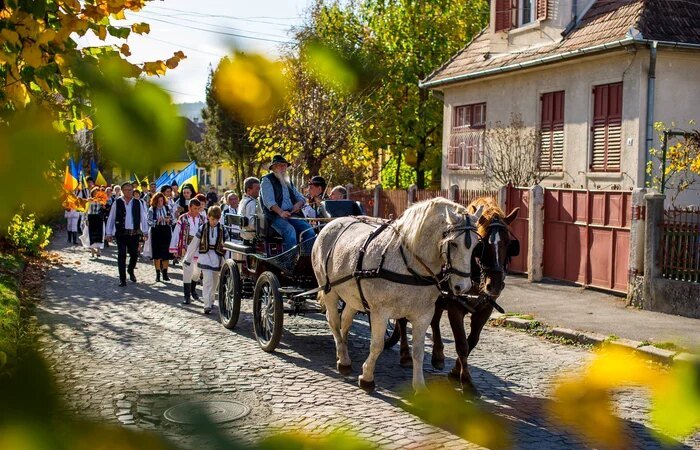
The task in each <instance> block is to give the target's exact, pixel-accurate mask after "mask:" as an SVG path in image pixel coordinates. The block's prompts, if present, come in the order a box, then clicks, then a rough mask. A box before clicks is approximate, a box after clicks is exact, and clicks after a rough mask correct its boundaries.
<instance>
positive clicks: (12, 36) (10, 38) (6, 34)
mask: <svg viewBox="0 0 700 450" xmlns="http://www.w3.org/2000/svg"><path fill="white" fill-rule="evenodd" d="M0 36H2V38H3V39H4V40H5V41H6V42H9V43H10V44H12V45H20V40H19V34H18V33H17V32H16V31H13V30H10V29H8V28H4V29H3V30H2V31H0Z"/></svg>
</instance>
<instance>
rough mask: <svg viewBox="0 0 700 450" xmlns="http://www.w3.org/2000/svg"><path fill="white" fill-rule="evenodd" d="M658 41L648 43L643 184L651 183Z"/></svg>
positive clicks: (648, 184)
mask: <svg viewBox="0 0 700 450" xmlns="http://www.w3.org/2000/svg"><path fill="white" fill-rule="evenodd" d="M657 44H658V42H657V41H652V42H650V43H649V50H650V51H649V73H648V75H647V132H646V145H645V146H644V186H650V185H651V173H649V171H647V166H648V165H649V160H650V158H651V154H650V152H651V147H652V145H653V144H654V94H655V92H656V46H657Z"/></svg>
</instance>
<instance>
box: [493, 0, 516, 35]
mask: <svg viewBox="0 0 700 450" xmlns="http://www.w3.org/2000/svg"><path fill="white" fill-rule="evenodd" d="M517 13H518V2H517V0H496V20H495V30H496V33H498V32H499V31H508V30H510V29H511V28H513V26H514V24H515V22H514V20H516V19H517V15H518V14H517Z"/></svg>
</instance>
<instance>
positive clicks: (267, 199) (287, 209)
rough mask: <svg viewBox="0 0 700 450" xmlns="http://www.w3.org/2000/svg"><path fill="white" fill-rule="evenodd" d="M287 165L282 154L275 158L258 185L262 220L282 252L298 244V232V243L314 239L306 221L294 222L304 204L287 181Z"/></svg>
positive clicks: (297, 220) (311, 229)
mask: <svg viewBox="0 0 700 450" xmlns="http://www.w3.org/2000/svg"><path fill="white" fill-rule="evenodd" d="M289 166H290V164H289V162H288V161H287V160H286V159H284V157H283V156H282V155H275V156H274V157H273V158H272V161H271V162H270V165H269V169H270V173H268V174H267V175H265V176H264V177H262V180H261V182H260V197H261V202H260V204H261V206H262V209H263V213H264V214H265V219H266V220H268V221H270V224H271V226H272V228H274V230H275V231H277V232H278V233H279V234H280V236H282V239H283V240H284V249H285V250H289V249H290V248H292V247H294V246H295V245H297V242H298V241H297V233H298V234H299V236H300V237H301V240H306V239H308V238H310V237H312V236H313V228H312V227H311V225H310V224H309V223H308V222H305V221H303V220H299V219H295V218H294V217H293V216H297V217H299V216H301V209H302V208H303V207H304V204H305V203H306V202H305V200H304V197H303V196H302V195H301V194H300V193H299V191H298V190H297V189H296V187H294V184H293V183H292V182H291V181H290V180H289V175H288V174H287V168H288V167H289Z"/></svg>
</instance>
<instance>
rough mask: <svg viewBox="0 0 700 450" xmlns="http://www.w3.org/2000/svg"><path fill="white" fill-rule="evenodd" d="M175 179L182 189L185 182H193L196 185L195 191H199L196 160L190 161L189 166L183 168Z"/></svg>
mask: <svg viewBox="0 0 700 450" xmlns="http://www.w3.org/2000/svg"><path fill="white" fill-rule="evenodd" d="M174 181H176V182H177V185H178V186H179V187H180V189H182V186H183V185H185V184H191V185H192V186H194V191H195V193H197V192H199V183H198V182H197V181H198V180H197V164H195V162H194V161H192V162H191V163H189V164H188V165H187V167H185V168H184V169H182V170H181V171H180V172H179V173H178V174H177V175H176V176H175V179H174Z"/></svg>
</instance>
